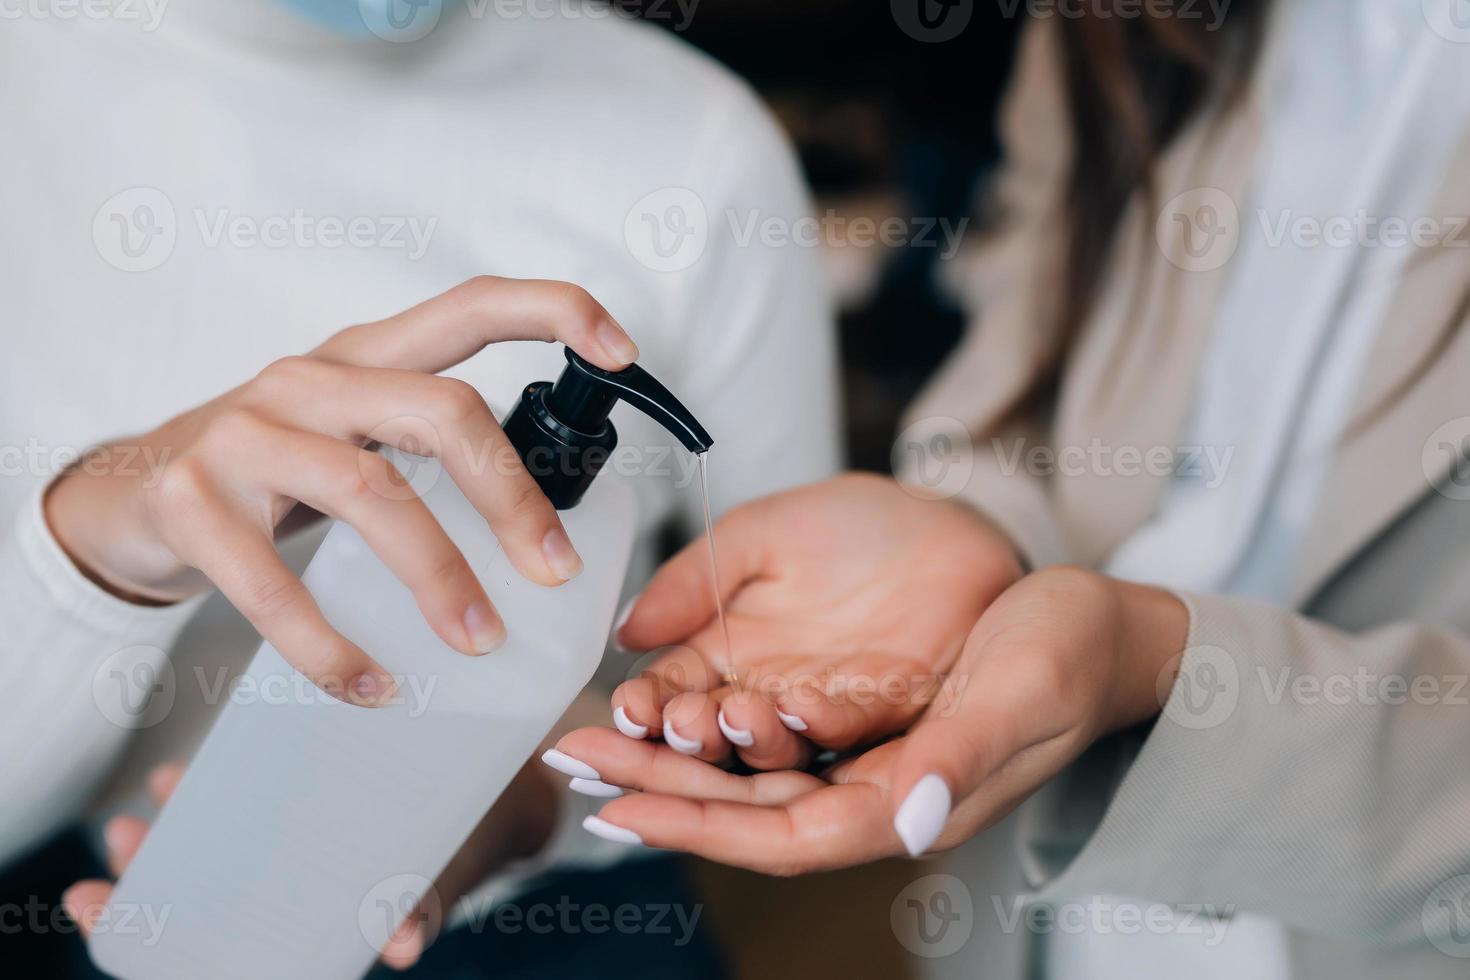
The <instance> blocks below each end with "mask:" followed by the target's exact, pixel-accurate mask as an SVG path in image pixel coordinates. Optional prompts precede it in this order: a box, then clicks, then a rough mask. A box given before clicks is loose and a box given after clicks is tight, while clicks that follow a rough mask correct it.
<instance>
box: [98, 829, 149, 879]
mask: <svg viewBox="0 0 1470 980" xmlns="http://www.w3.org/2000/svg"><path fill="white" fill-rule="evenodd" d="M146 836H148V821H146V820H144V819H142V818H141V817H135V816H133V815H132V814H123V815H121V816H117V817H113V818H112V819H111V820H109V821H107V824H106V825H105V826H104V827H103V828H102V840H103V842H104V843H106V844H107V867H108V870H110V871H111V872H112V876H113V877H114V878H120V877H122V873H123V872H124V871H125V870H127V867H128V865H129V864H132V863H133V858H134V857H135V856H136V855H137V853H138V848H140V847H142V846H143V838H144V837H146Z"/></svg>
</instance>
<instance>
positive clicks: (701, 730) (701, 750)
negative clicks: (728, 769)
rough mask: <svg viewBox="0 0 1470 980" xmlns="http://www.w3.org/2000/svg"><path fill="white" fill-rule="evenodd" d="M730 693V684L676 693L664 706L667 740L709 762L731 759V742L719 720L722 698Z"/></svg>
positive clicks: (687, 752)
mask: <svg viewBox="0 0 1470 980" xmlns="http://www.w3.org/2000/svg"><path fill="white" fill-rule="evenodd" d="M729 693H730V689H729V688H727V687H720V688H716V689H715V690H713V691H708V692H706V691H686V692H685V693H683V694H676V695H674V696H673V697H672V698H670V699H669V703H668V704H666V705H665V706H664V711H663V718H664V742H665V743H667V745H668V746H669V748H671V749H673V750H674V751H675V752H679V753H682V754H683V755H688V756H693V757H694V758H696V759H703V760H704V761H705V762H724V761H725V760H726V759H729V758H730V755H731V745H730V742H729V741H728V740H727V739H726V738H725V734H724V732H722V731H721V730H720V726H719V723H718V721H717V720H716V719H717V717H718V715H719V713H720V701H721V700H722V699H723V698H724V697H725V695H727V694H729Z"/></svg>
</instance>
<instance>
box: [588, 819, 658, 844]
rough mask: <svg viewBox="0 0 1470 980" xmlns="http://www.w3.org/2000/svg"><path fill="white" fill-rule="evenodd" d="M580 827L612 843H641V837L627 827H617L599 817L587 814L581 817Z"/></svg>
mask: <svg viewBox="0 0 1470 980" xmlns="http://www.w3.org/2000/svg"><path fill="white" fill-rule="evenodd" d="M582 829H583V830H586V831H587V832H588V833H590V834H595V835H596V836H598V837H601V838H602V839H603V840H610V841H612V842H613V843H614V844H642V843H643V838H642V837H639V836H638V835H637V834H635V833H633V831H631V830H629V829H628V828H627V827H619V826H618V825H617V824H613V823H608V822H607V821H606V820H604V819H602V818H601V817H597V816H592V815H590V814H589V815H588V816H586V817H583V818H582Z"/></svg>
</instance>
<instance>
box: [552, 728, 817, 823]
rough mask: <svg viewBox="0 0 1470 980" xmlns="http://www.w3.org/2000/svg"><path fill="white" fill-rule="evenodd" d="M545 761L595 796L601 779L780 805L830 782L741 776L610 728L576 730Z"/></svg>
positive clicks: (791, 775)
mask: <svg viewBox="0 0 1470 980" xmlns="http://www.w3.org/2000/svg"><path fill="white" fill-rule="evenodd" d="M567 760H572V762H573V763H575V765H573V764H570V763H568V761H567ZM542 761H544V762H547V764H548V765H551V766H552V768H554V769H556V770H557V771H558V772H561V773H563V774H566V775H570V776H573V778H574V779H580V780H581V781H582V782H581V784H580V785H578V786H574V787H573V788H574V789H578V790H579V791H581V792H584V793H587V794H588V795H591V796H596V795H600V793H601V791H600V789H599V787H598V786H593V785H590V784H591V783H593V782H596V783H598V784H600V785H601V786H603V787H614V788H619V789H630V790H637V791H639V792H644V793H662V794H667V795H676V796H689V797H697V798H701V799H711V800H727V801H730V802H736V803H749V804H752V805H755V806H774V805H777V804H781V803H786V802H788V801H790V800H792V799H795V798H796V797H798V796H800V795H802V794H803V793H809V792H811V791H812V790H815V789H819V788H821V787H822V786H824V785H826V784H825V783H824V782H823V781H822V780H821V779H819V778H818V777H816V776H812V775H809V774H807V773H804V772H790V771H784V772H772V773H759V774H757V775H755V776H737V775H735V774H734V773H730V772H726V771H725V770H723V769H720V768H719V767H717V766H713V765H711V764H709V763H707V762H701V761H700V760H698V759H695V758H693V757H691V756H687V755H683V754H682V753H679V752H677V751H675V750H674V749H671V748H669V747H668V746H667V745H660V744H659V743H657V742H636V741H633V740H631V739H628V738H624V737H623V736H622V735H620V734H618V733H617V732H614V731H613V730H612V729H610V728H582V729H578V730H577V731H574V732H570V733H568V734H567V735H565V736H563V737H562V739H561V740H560V741H559V742H557V743H556V752H555V754H553V753H547V755H546V756H543V760H542ZM584 766H585V767H586V768H585V769H583V768H581V767H584ZM588 770H590V773H589V771H588ZM602 795H612V794H602Z"/></svg>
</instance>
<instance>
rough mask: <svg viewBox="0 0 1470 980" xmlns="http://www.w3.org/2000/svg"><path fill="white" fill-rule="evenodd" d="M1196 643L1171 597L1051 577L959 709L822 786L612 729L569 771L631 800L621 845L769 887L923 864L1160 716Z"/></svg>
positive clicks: (607, 817)
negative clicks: (758, 877) (729, 767)
mask: <svg viewBox="0 0 1470 980" xmlns="http://www.w3.org/2000/svg"><path fill="white" fill-rule="evenodd" d="M1187 630H1188V614H1187V611H1186V608H1185V607H1184V605H1183V603H1182V602H1180V600H1179V599H1177V598H1176V597H1175V596H1173V595H1172V594H1170V593H1168V592H1164V591H1162V590H1158V589H1153V588H1148V587H1145V586H1137V585H1131V584H1127V583H1123V582H1118V581H1116V580H1112V579H1108V578H1105V577H1104V576H1101V575H1098V574H1095V573H1093V572H1089V571H1085V570H1081V569H1073V568H1058V569H1051V570H1045V571H1041V572H1037V573H1034V574H1032V575H1029V576H1027V577H1026V578H1025V579H1023V580H1021V581H1020V582H1019V583H1017V584H1016V585H1014V586H1012V587H1011V588H1010V589H1008V590H1007V591H1006V592H1005V593H1004V594H1003V595H1002V596H1001V597H1000V598H998V599H997V600H996V601H995V602H994V603H993V604H992V605H991V606H990V607H989V608H988V609H987V610H986V611H985V613H984V615H983V616H981V617H980V619H979V622H978V623H976V624H975V626H974V629H973V630H972V631H971V632H970V634H969V637H968V640H967V641H966V643H965V646H964V651H963V653H962V655H961V656H960V657H959V659H958V661H957V662H956V663H955V664H954V665H953V667H952V670H951V675H950V676H951V678H952V679H954V680H955V681H956V683H957V690H958V691H959V696H958V698H957V700H956V701H955V702H954V703H953V704H949V705H941V704H935V705H932V706H930V708H929V709H928V711H927V712H926V713H925V714H924V715H923V716H922V717H921V718H920V719H919V720H918V721H917V723H916V724H915V725H914V726H913V727H912V729H911V730H910V731H908V732H907V733H906V734H904V735H903V736H901V737H899V738H896V739H894V740H892V741H888V742H885V743H883V744H881V745H879V746H877V747H876V748H872V749H870V750H869V751H867V752H865V753H863V754H861V755H859V756H857V757H855V758H852V759H849V760H846V761H843V762H841V763H840V764H838V765H836V766H835V767H833V768H832V769H831V770H830V771H828V772H826V773H825V774H823V775H820V776H819V775H813V774H810V773H807V772H799V771H781V772H761V773H756V774H754V775H737V774H735V773H731V772H728V771H725V770H723V769H721V768H719V767H718V766H716V765H713V764H711V763H708V762H705V761H702V760H699V759H696V758H692V757H690V756H688V755H685V754H681V753H679V752H676V751H674V750H673V749H671V748H669V747H668V746H666V745H660V744H656V743H653V742H649V741H640V740H633V739H629V738H627V737H625V736H623V735H621V734H619V733H618V732H616V731H613V730H611V729H582V730H579V731H576V732H572V733H571V734H569V735H567V736H565V737H564V738H562V739H561V740H560V741H559V742H558V743H557V746H556V750H557V753H558V755H557V756H556V757H555V758H557V759H558V760H561V759H572V760H575V761H576V763H577V764H578V765H580V766H582V767H585V769H586V770H591V772H592V773H593V774H595V776H596V777H597V780H598V782H599V785H603V786H606V787H609V790H608V791H607V792H605V793H604V795H613V794H615V793H619V792H622V793H623V794H625V795H622V797H621V798H619V799H614V800H613V801H612V802H611V803H609V804H608V805H607V806H605V807H604V808H603V809H602V811H601V813H600V814H599V815H598V816H597V817H589V818H588V821H587V823H586V826H587V828H588V830H590V831H592V832H593V833H596V834H599V835H601V836H604V837H608V838H609V839H613V840H622V841H625V842H635V841H636V842H642V843H645V844H648V845H650V846H654V847H663V848H672V849H676V850H682V851H689V852H692V853H695V854H699V855H702V856H704V857H707V858H710V859H713V860H716V861H721V862H724V863H727V864H733V865H739V866H742V867H747V868H751V869H754V870H757V871H762V872H766V873H770V874H796V873H803V872H808V871H817V870H825V869H831V868H839V867H844V866H848V865H853V864H860V863H864V862H867V861H872V860H876V859H879V858H883V857H889V856H893V855H900V854H903V853H908V854H910V855H914V856H917V855H920V854H923V853H926V852H928V851H931V850H936V849H940V850H942V849H946V848H950V847H953V846H955V845H958V844H960V843H962V842H963V841H965V840H967V839H969V838H970V837H971V836H973V835H974V834H976V833H977V832H979V831H980V830H983V829H984V828H985V827H988V826H990V825H991V824H993V823H995V822H996V821H997V820H999V819H1001V818H1002V817H1003V816H1005V815H1006V814H1007V813H1009V812H1010V811H1011V810H1012V809H1014V808H1015V807H1016V806H1018V805H1019V804H1020V803H1021V802H1022V801H1023V800H1025V798H1026V797H1027V796H1029V795H1030V794H1031V793H1033V792H1035V791H1036V789H1038V788H1039V787H1040V786H1041V785H1042V784H1043V783H1045V782H1046V781H1047V780H1048V779H1050V778H1051V777H1052V776H1054V775H1055V774H1056V773H1058V772H1059V771H1060V770H1061V769H1062V768H1063V767H1064V766H1066V765H1067V764H1068V763H1069V762H1070V761H1072V760H1073V759H1075V758H1076V757H1077V756H1078V755H1079V754H1080V753H1081V752H1082V751H1083V749H1085V748H1086V747H1087V746H1088V745H1090V744H1091V743H1092V742H1093V741H1094V740H1095V739H1096V738H1098V737H1099V736H1100V735H1102V734H1104V733H1106V732H1109V731H1113V730H1118V729H1121V728H1124V727H1128V726H1130V725H1133V724H1136V723H1138V722H1140V721H1143V720H1145V719H1147V718H1149V717H1152V716H1153V715H1154V714H1155V713H1157V712H1158V710H1159V708H1160V705H1161V698H1160V693H1159V692H1160V691H1161V690H1164V691H1167V689H1168V687H1169V686H1170V685H1171V684H1172V678H1173V670H1174V669H1175V668H1176V667H1177V663H1178V657H1179V655H1180V653H1181V651H1182V650H1183V647H1184V643H1185V635H1186V633H1187ZM583 775H584V777H585V776H586V772H585V771H584V773H583ZM630 791H631V792H630Z"/></svg>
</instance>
